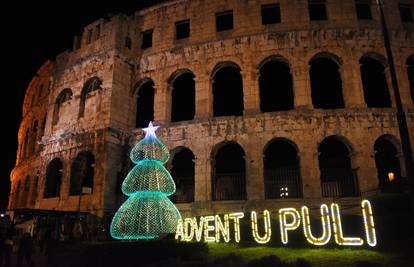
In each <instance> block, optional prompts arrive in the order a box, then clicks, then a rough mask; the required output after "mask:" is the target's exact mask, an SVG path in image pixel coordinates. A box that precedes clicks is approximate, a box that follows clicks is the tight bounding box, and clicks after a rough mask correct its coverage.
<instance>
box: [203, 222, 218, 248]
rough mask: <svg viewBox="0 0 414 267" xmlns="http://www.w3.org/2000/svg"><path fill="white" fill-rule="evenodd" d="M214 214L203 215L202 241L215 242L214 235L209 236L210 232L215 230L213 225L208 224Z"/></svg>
mask: <svg viewBox="0 0 414 267" xmlns="http://www.w3.org/2000/svg"><path fill="white" fill-rule="evenodd" d="M214 221H215V216H205V217H204V242H215V241H216V237H215V236H210V232H212V231H214V230H215V225H214V224H213V225H210V224H209V222H214Z"/></svg>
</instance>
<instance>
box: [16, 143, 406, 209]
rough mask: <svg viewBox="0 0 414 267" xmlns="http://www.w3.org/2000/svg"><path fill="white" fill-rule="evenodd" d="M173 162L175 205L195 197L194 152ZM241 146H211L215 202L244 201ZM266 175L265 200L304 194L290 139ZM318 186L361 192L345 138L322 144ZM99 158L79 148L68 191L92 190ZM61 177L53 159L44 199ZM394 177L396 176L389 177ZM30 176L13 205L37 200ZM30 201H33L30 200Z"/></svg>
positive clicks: (387, 158) (327, 192) (384, 172)
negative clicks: (96, 161)
mask: <svg viewBox="0 0 414 267" xmlns="http://www.w3.org/2000/svg"><path fill="white" fill-rule="evenodd" d="M395 140H396V139H395V138H394V137H392V136H389V135H384V136H381V137H379V138H378V139H377V140H376V141H375V143H374V147H373V149H374V152H375V164H376V169H377V177H378V185H379V188H380V189H381V190H382V191H383V192H395V191H399V190H401V184H402V179H401V169H400V159H399V154H400V153H399V151H400V150H399V145H398V144H397V142H396V141H395ZM171 155H172V157H171V158H172V160H171V162H170V163H169V168H170V172H171V175H172V177H173V179H174V180H175V183H176V188H177V190H176V193H175V194H174V195H173V196H172V200H173V201H174V202H176V203H189V202H193V201H194V194H195V155H194V153H193V152H192V151H191V150H190V149H188V148H186V147H178V148H175V149H173V150H172V152H171ZM245 155H246V154H245V152H244V149H243V148H242V146H241V145H240V144H238V143H237V142H234V141H229V142H224V143H220V144H218V145H216V146H215V147H214V148H213V150H212V159H213V160H212V163H211V164H212V174H211V176H212V179H211V181H212V200H217V201H220V200H245V199H246V198H247V196H246V180H247V179H248V177H246V160H245ZM263 155H264V157H263V170H264V172H263V175H264V177H263V179H264V188H265V192H264V193H265V198H266V199H278V198H301V197H302V196H303V192H302V188H303V186H302V175H301V166H300V157H299V149H298V147H297V145H296V144H295V143H294V142H292V141H291V140H288V139H286V138H275V139H273V140H271V141H270V142H268V144H266V146H265V147H264V149H263ZM318 155H319V156H318V162H319V170H320V183H321V184H320V186H321V192H322V196H323V197H352V196H358V195H359V186H358V177H357V172H356V171H355V169H354V168H353V167H352V160H353V159H352V155H353V149H352V146H351V145H350V144H349V143H348V141H346V139H345V138H343V137H339V136H329V137H326V138H325V139H324V140H323V141H322V142H321V143H320V145H319V147H318ZM94 167H95V157H94V156H93V154H92V153H91V152H90V151H82V152H80V153H79V154H78V155H77V156H76V158H75V159H74V160H73V161H72V164H71V173H70V187H69V195H80V194H92V192H93V184H94V173H95V171H94ZM62 177H63V162H62V160H61V159H60V158H54V159H53V160H51V161H50V162H49V164H48V166H47V168H46V179H45V184H44V191H43V198H53V197H59V196H60V192H61V185H62ZM390 178H392V179H390ZM30 181H31V180H30V176H27V177H26V178H25V179H24V180H21V181H18V182H17V185H16V188H15V195H14V206H15V207H22V206H24V205H26V204H34V203H35V201H36V199H37V194H38V190H37V188H38V183H39V174H38V175H36V176H35V177H34V181H33V183H32V186H33V189H32V190H31V192H32V193H31V194H29V191H30V189H29V188H30V184H31V182H30ZM29 201H30V203H29Z"/></svg>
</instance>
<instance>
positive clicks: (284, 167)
mask: <svg viewBox="0 0 414 267" xmlns="http://www.w3.org/2000/svg"><path fill="white" fill-rule="evenodd" d="M298 153H299V151H298V149H297V146H296V144H295V143H293V142H292V141H290V140H288V139H284V138H275V139H273V140H271V141H270V142H268V143H267V144H266V146H265V148H264V150H263V156H264V157H263V170H264V183H265V198H266V199H271V198H299V197H302V178H301V174H300V161H299V155H298Z"/></svg>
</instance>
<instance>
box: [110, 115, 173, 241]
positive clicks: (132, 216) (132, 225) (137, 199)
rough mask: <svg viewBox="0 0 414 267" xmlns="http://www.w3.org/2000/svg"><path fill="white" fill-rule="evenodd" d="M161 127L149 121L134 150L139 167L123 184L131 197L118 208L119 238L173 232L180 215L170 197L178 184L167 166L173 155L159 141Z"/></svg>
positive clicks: (114, 229) (115, 228) (116, 229)
mask: <svg viewBox="0 0 414 267" xmlns="http://www.w3.org/2000/svg"><path fill="white" fill-rule="evenodd" d="M157 129H158V126H155V127H154V126H153V125H152V123H151V122H150V123H149V125H148V128H145V129H143V130H144V131H145V138H144V139H142V140H141V141H139V142H138V144H136V145H135V147H134V148H133V149H132V151H131V155H130V158H131V160H132V162H134V163H135V164H136V166H135V167H134V168H133V169H132V170H131V171H130V172H129V173H128V175H127V177H126V178H125V181H124V182H123V184H122V192H123V193H124V194H125V195H127V196H129V198H128V199H127V201H125V203H124V204H122V206H121V207H120V208H119V210H118V211H117V213H116V214H115V216H114V218H113V219H112V224H111V235H112V237H113V238H116V239H153V238H157V237H159V236H160V234H165V233H174V232H175V230H176V226H177V222H178V219H180V218H181V215H180V212H179V211H178V210H177V208H176V207H175V206H174V204H173V203H172V202H171V201H170V200H169V199H168V197H167V196H170V195H172V194H174V192H175V184H174V180H173V179H172V177H171V175H170V173H169V172H168V171H167V169H166V168H165V167H164V165H163V164H164V163H165V162H167V161H168V158H169V156H170V153H169V151H168V148H167V147H166V146H165V145H164V144H163V143H162V142H161V141H160V140H159V139H158V138H157V136H156V134H155V131H156V130H157Z"/></svg>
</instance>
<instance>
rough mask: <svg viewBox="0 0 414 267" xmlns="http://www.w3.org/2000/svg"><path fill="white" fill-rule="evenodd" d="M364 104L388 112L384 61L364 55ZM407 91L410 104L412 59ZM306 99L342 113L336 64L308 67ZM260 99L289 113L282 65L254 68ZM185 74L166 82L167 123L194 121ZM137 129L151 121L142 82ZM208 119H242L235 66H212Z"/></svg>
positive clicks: (290, 94) (146, 84) (150, 91)
mask: <svg viewBox="0 0 414 267" xmlns="http://www.w3.org/2000/svg"><path fill="white" fill-rule="evenodd" d="M359 64H360V74H361V80H362V85H363V93H364V99H365V103H366V105H367V107H369V108H383V107H391V102H392V101H391V97H390V92H389V88H388V82H387V76H386V73H385V72H386V68H387V65H386V59H385V58H384V57H382V56H380V55H374V54H367V55H364V56H363V57H361V58H360V60H359ZM406 64H407V72H408V77H409V83H410V91H411V96H412V100H413V103H414V78H413V77H414V55H413V56H411V57H409V59H408V60H407V61H406ZM309 66H310V69H309V76H310V83H311V98H312V104H313V107H314V108H320V109H336V108H344V107H345V102H344V97H343V88H342V84H343V81H342V77H341V71H340V70H341V60H340V59H339V57H337V56H336V55H332V54H328V53H321V54H318V55H316V56H315V57H314V58H313V59H311V61H310V62H309ZM259 70H260V76H259V79H258V83H259V96H260V110H261V111H262V112H272V111H282V110H290V109H293V108H294V90H293V79H292V74H291V69H290V66H289V63H288V61H287V60H285V59H283V58H280V57H270V58H268V59H266V60H264V61H263V62H262V63H261V64H260V65H259ZM194 78H195V76H194V74H193V73H192V72H191V71H190V70H183V71H178V72H177V73H175V74H173V75H172V78H170V79H169V80H168V82H169V84H170V89H171V91H172V92H171V122H176V121H185V120H192V119H193V118H194V116H195V82H194ZM135 91H136V92H137V109H136V127H137V128H142V127H144V126H146V125H147V124H148V122H149V121H151V120H153V119H154V94H155V90H154V82H153V81H152V80H151V79H144V80H142V81H140V82H139V83H138V84H137V85H136V89H135ZM212 94H213V116H240V115H243V111H244V103H243V82H242V76H241V69H240V67H239V66H238V65H237V64H235V63H233V62H225V63H222V64H219V65H218V66H216V68H215V69H214V70H213V72H212Z"/></svg>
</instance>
